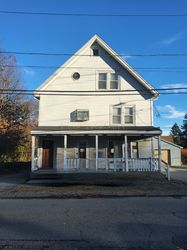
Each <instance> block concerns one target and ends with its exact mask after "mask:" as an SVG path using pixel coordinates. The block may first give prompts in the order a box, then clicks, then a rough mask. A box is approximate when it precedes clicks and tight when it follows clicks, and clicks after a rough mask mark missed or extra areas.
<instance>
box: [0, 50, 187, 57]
mask: <svg viewBox="0 0 187 250" xmlns="http://www.w3.org/2000/svg"><path fill="white" fill-rule="evenodd" d="M0 54H15V55H30V56H78V57H94V55H79V54H73V53H48V52H26V51H0ZM111 56H116V57H119V56H134V57H144V56H145V57H157V56H158V57H164V56H168V57H170V56H171V57H172V56H173V57H176V56H177V57H178V56H179V57H180V56H187V53H158V54H155V53H152V54H115V55H111Z"/></svg>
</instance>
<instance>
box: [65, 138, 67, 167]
mask: <svg viewBox="0 0 187 250" xmlns="http://www.w3.org/2000/svg"><path fill="white" fill-rule="evenodd" d="M66 159H67V135H64V169H66V168H67V161H66Z"/></svg>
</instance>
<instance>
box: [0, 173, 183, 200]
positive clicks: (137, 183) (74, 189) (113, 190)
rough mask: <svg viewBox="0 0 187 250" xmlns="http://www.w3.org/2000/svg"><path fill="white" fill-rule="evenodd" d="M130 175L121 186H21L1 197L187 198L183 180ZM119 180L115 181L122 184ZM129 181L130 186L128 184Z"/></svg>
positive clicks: (158, 175)
mask: <svg viewBox="0 0 187 250" xmlns="http://www.w3.org/2000/svg"><path fill="white" fill-rule="evenodd" d="M139 177H140V178H138V175H135V176H134V178H133V175H129V178H127V176H126V178H127V179H126V178H124V179H123V180H121V179H120V178H119V179H120V183H121V182H122V181H123V183H122V184H121V185H112V184H111V179H109V181H110V182H109V183H110V185H108V184H103V183H102V185H93V184H90V185H88V184H82V185H80V184H79V185H78V184H70V183H69V184H67V183H66V184H63V185H58V186H56V185H54V184H53V185H49V184H48V185H37V184H36V185H28V184H20V185H17V186H14V187H13V188H11V189H9V190H8V191H7V192H1V194H0V198H87V197H125V196H176V197H179V196H187V184H185V183H182V182H179V181H170V182H168V181H167V180H166V179H165V177H164V176H163V175H161V174H154V175H152V176H150V174H144V175H141V176H139ZM119 179H115V181H119ZM127 180H128V183H130V184H128V185H126V181H127Z"/></svg>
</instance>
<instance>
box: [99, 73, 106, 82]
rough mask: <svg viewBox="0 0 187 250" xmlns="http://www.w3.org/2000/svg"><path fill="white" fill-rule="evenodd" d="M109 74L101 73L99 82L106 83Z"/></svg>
mask: <svg viewBox="0 0 187 250" xmlns="http://www.w3.org/2000/svg"><path fill="white" fill-rule="evenodd" d="M106 79H107V74H106V73H99V80H100V81H106Z"/></svg>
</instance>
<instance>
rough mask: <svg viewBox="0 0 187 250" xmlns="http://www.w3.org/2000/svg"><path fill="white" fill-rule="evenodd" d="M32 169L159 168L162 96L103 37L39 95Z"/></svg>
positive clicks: (96, 38)
mask: <svg viewBox="0 0 187 250" xmlns="http://www.w3.org/2000/svg"><path fill="white" fill-rule="evenodd" d="M34 96H35V97H36V98H38V100H39V120H38V127H36V128H35V129H33V130H32V132H31V134H32V171H35V170H38V169H54V170H57V171H59V172H63V171H129V170H154V171H157V170H159V169H160V166H161V159H160V157H158V158H154V148H153V137H156V138H157V142H158V152H159V154H158V155H159V156H160V135H161V130H160V128H156V127H154V126H153V101H154V100H155V99H156V98H157V97H158V92H157V91H156V90H154V88H153V87H152V86H151V85H150V84H149V83H148V82H146V81H145V80H144V79H143V78H142V77H141V76H140V75H139V74H138V73H137V72H136V71H135V70H134V69H133V68H132V67H131V66H130V65H129V64H128V63H126V62H125V61H124V60H123V58H121V57H120V56H118V55H117V53H116V52H115V51H114V50H112V49H111V48H110V47H109V46H108V45H107V44H106V43H105V42H104V41H103V40H102V39H101V38H100V37H99V36H98V35H94V36H93V37H92V38H91V39H90V40H89V41H88V42H87V43H86V44H85V45H84V46H83V47H82V48H81V49H80V50H79V51H78V52H76V53H75V54H74V55H73V56H72V57H71V58H70V59H69V60H68V61H67V62H66V63H64V64H63V65H62V66H61V67H60V68H59V69H58V70H57V71H56V72H55V73H54V74H53V75H52V76H51V77H49V78H48V79H47V80H46V81H45V82H44V83H43V84H42V85H41V86H40V87H39V88H38V89H36V91H35V92H34Z"/></svg>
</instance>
